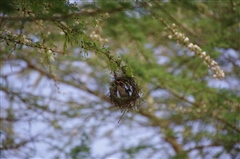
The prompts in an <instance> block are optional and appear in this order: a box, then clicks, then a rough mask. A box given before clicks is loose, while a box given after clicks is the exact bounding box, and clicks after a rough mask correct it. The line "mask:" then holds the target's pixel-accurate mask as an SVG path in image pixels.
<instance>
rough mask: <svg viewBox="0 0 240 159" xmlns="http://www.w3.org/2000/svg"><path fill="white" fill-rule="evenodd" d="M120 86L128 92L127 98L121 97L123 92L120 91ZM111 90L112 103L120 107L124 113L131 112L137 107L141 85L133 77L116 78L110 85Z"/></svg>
mask: <svg viewBox="0 0 240 159" xmlns="http://www.w3.org/2000/svg"><path fill="white" fill-rule="evenodd" d="M119 84H121V86H122V87H123V88H124V89H125V90H126V91H127V92H128V95H127V96H121V92H119V89H118V86H119ZM109 90H110V95H109V97H110V101H111V103H112V104H114V106H117V107H119V108H120V109H121V110H122V111H125V110H131V109H133V108H134V107H136V102H137V100H138V99H139V98H140V95H139V94H140V88H139V85H138V84H137V83H136V82H135V80H134V78H132V77H128V76H121V77H114V80H113V81H112V82H111V83H110V88H109Z"/></svg>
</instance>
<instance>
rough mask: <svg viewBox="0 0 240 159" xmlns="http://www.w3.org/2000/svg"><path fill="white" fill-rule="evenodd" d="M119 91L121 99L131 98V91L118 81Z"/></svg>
mask: <svg viewBox="0 0 240 159" xmlns="http://www.w3.org/2000/svg"><path fill="white" fill-rule="evenodd" d="M116 84H117V90H118V93H119V95H120V97H121V98H129V97H130V90H129V89H128V88H127V87H126V84H125V83H123V82H122V81H116Z"/></svg>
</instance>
